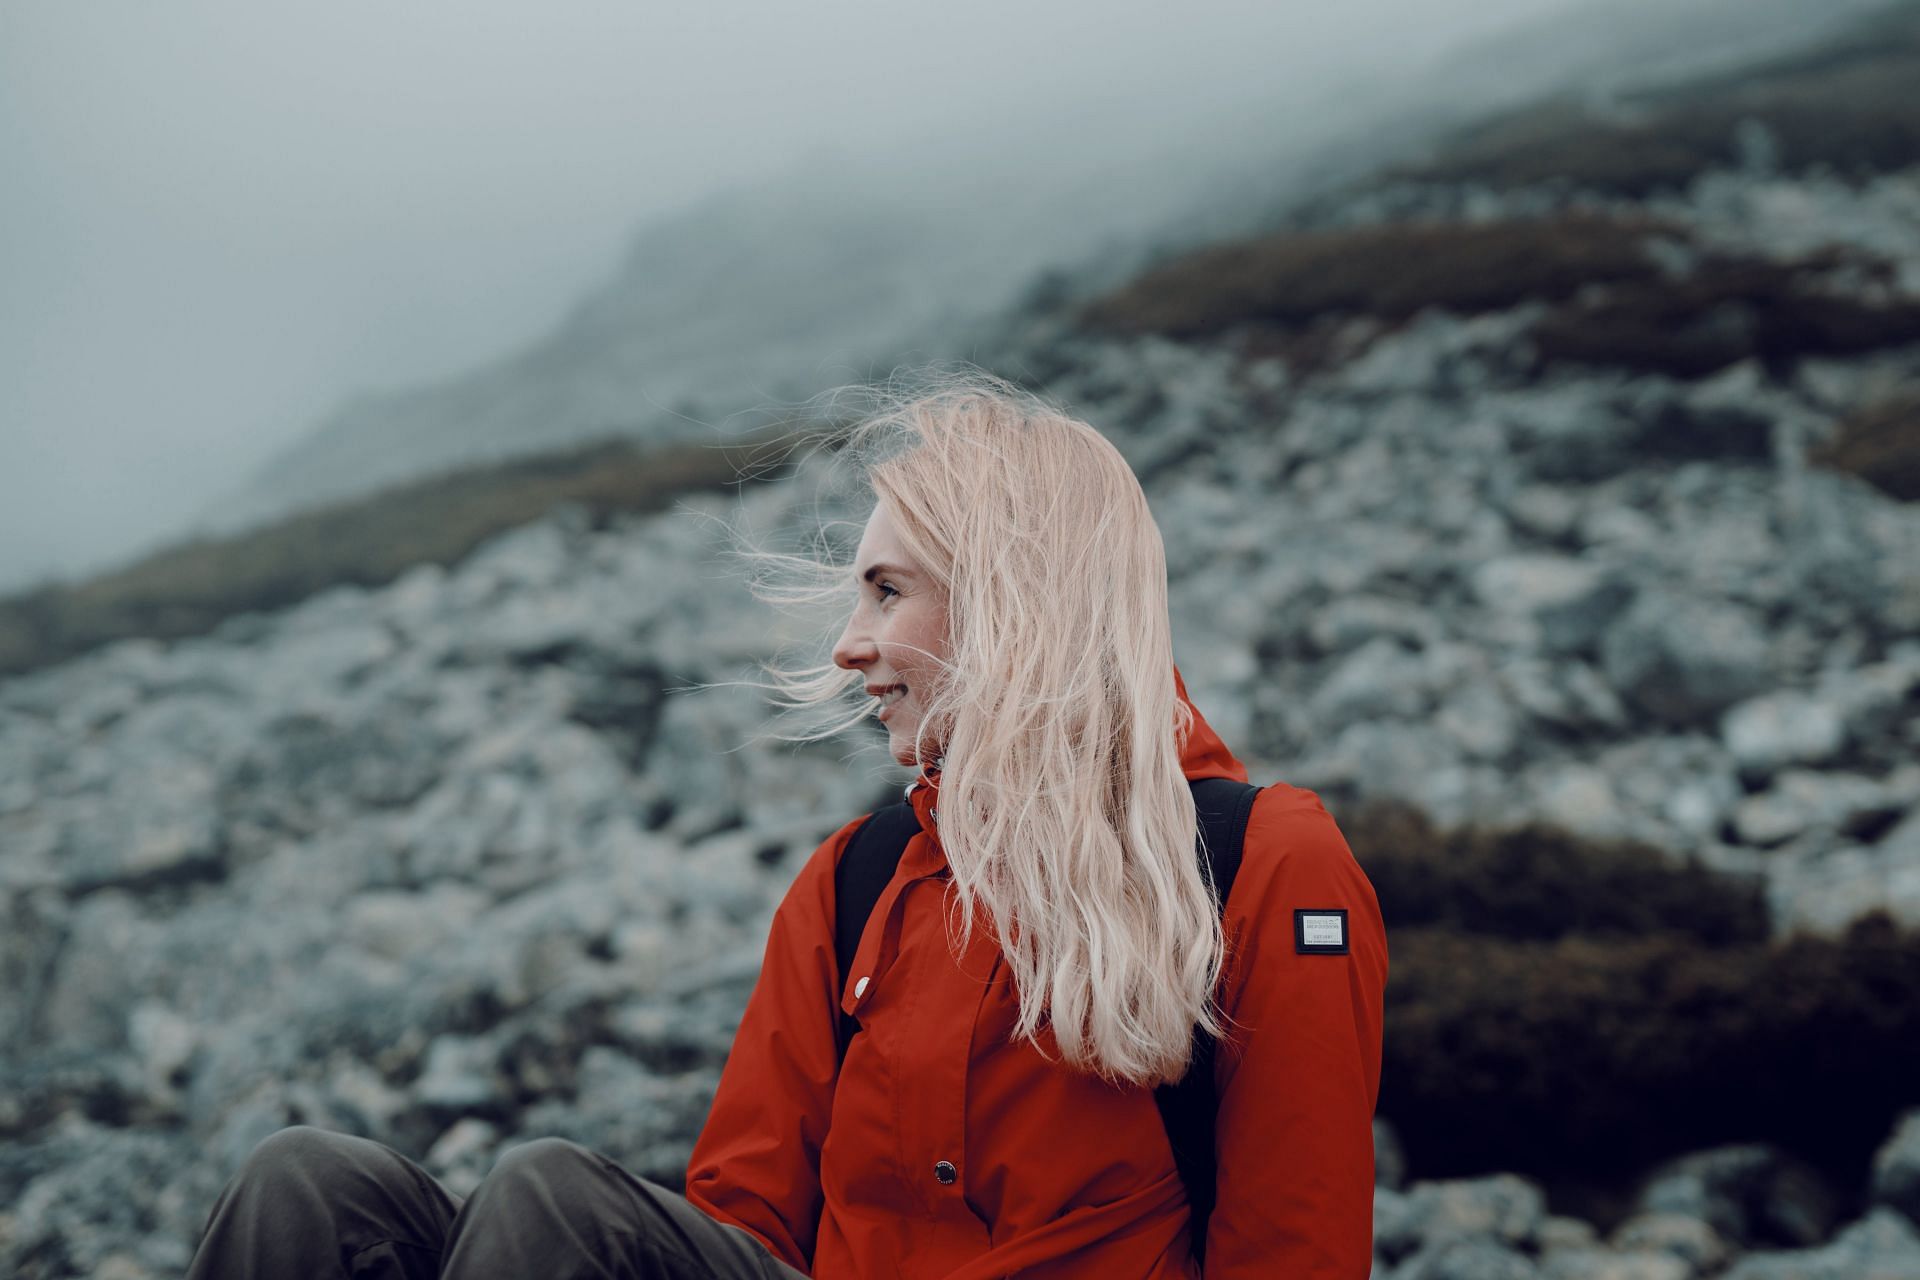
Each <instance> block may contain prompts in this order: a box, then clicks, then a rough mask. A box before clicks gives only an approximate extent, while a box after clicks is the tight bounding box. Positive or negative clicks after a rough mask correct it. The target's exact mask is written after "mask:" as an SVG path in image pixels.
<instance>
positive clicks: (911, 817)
mask: <svg viewBox="0 0 1920 1280" xmlns="http://www.w3.org/2000/svg"><path fill="white" fill-rule="evenodd" d="M919 831H920V817H919V815H918V814H916V813H915V812H914V811H913V806H912V805H910V804H908V803H907V802H906V801H904V800H902V801H899V802H897V803H894V804H889V805H882V806H881V807H880V808H878V809H875V810H874V811H873V812H872V813H871V814H869V815H868V816H867V820H866V821H865V822H863V823H861V824H860V826H859V828H858V829H857V830H855V831H854V833H853V835H852V836H850V837H848V839H847V847H846V848H845V849H842V850H841V851H840V861H839V863H838V864H836V865H835V866H834V868H833V901H834V913H833V915H834V919H833V954H834V958H835V959H836V960H837V961H838V962H839V965H838V972H839V976H840V987H841V989H842V990H845V988H846V985H847V970H849V969H851V968H852V967H853V955H854V952H856V951H858V950H859V949H860V935H861V934H862V933H864V932H866V928H867V917H868V916H870V915H872V914H873V908H874V906H875V905H876V904H878V903H879V901H880V895H881V894H882V893H884V892H885V891H886V888H887V884H888V882H889V881H891V880H892V879H893V872H894V869H895V868H896V867H898V866H899V865H900V855H901V854H903V853H905V852H906V851H907V842H908V841H909V840H912V839H913V837H914V836H915V835H917V834H918V833H919ZM836 1012H837V1013H839V1019H838V1025H839V1038H840V1056H841V1057H843V1058H844V1057H845V1056H846V1053H847V1043H848V1042H849V1041H850V1040H852V1039H853V1033H854V1032H856V1031H858V1030H859V1029H860V1021H859V1019H857V1018H855V1017H854V1016H853V1015H852V1014H849V1013H841V1012H839V1011H838V1010H836Z"/></svg>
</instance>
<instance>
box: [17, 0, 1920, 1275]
mask: <svg viewBox="0 0 1920 1280" xmlns="http://www.w3.org/2000/svg"><path fill="white" fill-rule="evenodd" d="M0 175H4V176H3V177H0V183H3V184H4V185H3V186H0V1274H5V1275H10V1276H11V1275H17V1276H21V1277H70V1276H99V1277H109V1278H112V1280H145V1278H147V1277H157V1276H165V1275H171V1274H177V1273H179V1272H180V1271H181V1270H183V1269H184V1267H185V1265H186V1262H187V1260H188V1258H189V1256H190V1254H191V1251H192V1249H193V1247H194V1244H195V1243H196V1242H197V1239H198V1234H199V1231H200V1228H201V1226H202V1224H203V1223H204V1220H205V1215H206V1213H207V1211H208V1209H209V1208H210V1206H211V1204H212V1201H213V1198H214V1196H215V1195H216V1194H217V1192H218V1190H219V1188H220V1186H221V1184H222V1182H223V1181H224V1180H225V1178H226V1177H227V1176H228V1175H229V1174H230V1173H231V1171H232V1170H233V1169H234V1168H235V1167H236V1166H237V1165H238V1164H239V1162H240V1161H241V1159H242V1158H244V1156H245V1155H246V1153H247V1152H248V1151H249V1150H250V1149H251V1148H252V1146H253V1145H254V1144H255V1143H256V1142H258V1141H259V1140H260V1139H261V1138H262V1137H264V1136H266V1135H267V1134H268V1133H271V1132H272V1131H273V1130H275V1129H277V1128H279V1127H281V1126H283V1125H286V1124H291V1123H308V1124H317V1125H323V1126H326V1127H329V1128H336V1129H342V1130H347V1131H351V1132H355V1133H362V1134H367V1135H369V1136H372V1137H376V1138H378V1139H380V1140H382V1141H385V1142H388V1143H390V1144H392V1145H394V1146H395V1147H397V1148H398V1149H400V1150H402V1151H403V1152H405V1153H407V1154H408V1155H410V1156H412V1157H414V1158H415V1159H418V1160H421V1161H423V1162H425V1163H426V1164H427V1165H428V1167H429V1168H430V1169H432V1170H433V1171H434V1172H435V1173H436V1175H438V1176H440V1177H441V1178H442V1179H443V1180H444V1181H446V1182H447V1184H448V1185H449V1186H450V1187H452V1188H453V1189H454V1190H456V1191H457V1192H465V1191H467V1190H469V1189H470V1188H471V1187H472V1186H473V1185H474V1184H475V1183H476V1182H477V1181H478V1179H479V1178H480V1177H481V1176H482V1175H483V1174H484V1173H485V1171H486V1170H487V1168H488V1167H490V1164H491V1161H492V1159H493V1157H494V1155H495V1154H496V1153H497V1152H498V1151H499V1150H501V1149H502V1148H503V1147H505V1146H507V1145H510V1144H513V1143H516V1142H519V1141H523V1140H526V1139H529V1138H533V1137H538V1136H544V1135H548V1134H558V1135H561V1136H565V1137H570V1138H573V1139H575V1140H577V1141H580V1142H582V1143H585V1144H587V1145H589V1146H591V1147H593V1148H595V1149H597V1150H601V1151H604V1152H606V1153H607V1154H609V1155H611V1156H613V1157H614V1158H616V1159H618V1160H620V1161H621V1162H622V1163H624V1164H626V1165H627V1166H628V1167H629V1168H631V1169H633V1170H634V1171H635V1172H638V1173H642V1174H645V1175H646V1176H649V1177H652V1178H655V1179H656V1180H659V1181H661V1182H664V1183H666V1184H668V1185H678V1184H679V1181H680V1178H681V1175H682V1170H683V1166H684V1161H685V1158H686V1154H687V1151H688V1149H689V1147H690V1145H691V1142H692V1138H693V1135H694V1134H695V1133H696V1132H697V1131H698V1128H699V1125H700V1123H701V1120H702V1119H703V1117H704V1115H705V1112H706V1108H707V1105H708V1103H709V1101H710V1099H711V1095H712V1090H713V1086H714V1082H715V1080H716V1078H717V1073H718V1070H719V1066H720V1064H721V1063H722V1062H723V1061H724V1058H725V1054H726V1051H727V1047H728V1044H729V1041H730V1037H731V1034H732V1031H733V1028H734V1025H735V1023H736V1022H737V1019H738V1017H739V1013H740V1009H741V1007H742V1005H743V1004H744V1001H745V998H746V994H747V992H748V990H749V989H750V987H751V984H752V981H753V979H754V976H755V974H756V973H757V970H758V965H759V958H760V947H761V944H762V942H763V941H764V938H765V932H766V927H767V921H768V919H769V916H770V914H771V911H772V909H773V905H774V904H775V903H776V902H777V901H778V899H779V897H780V895H781V893H782V892H783V891H784V889H785V887H786V885H787V883H788V882H789V881H790V879H791V877H792V875H793V873H794V872H795V870H796V869H797V868H798V866H799V864H800V862H801V861H802V860H803V859H804V858H805V857H806V856H807V855H808V854H809V853H810V852H811V851H812V849H813V848H814V847H815V845H816V843H817V842H818V841H819V840H820V839H821V838H822V837H823V836H825V835H826V834H827V833H828V832H830V831H831V830H833V829H834V828H835V827H837V826H839V825H840V824H841V823H842V822H844V821H845V820H846V819H847V818H848V817H849V816H851V815H852V814H854V813H856V812H858V811H860V810H861V809H863V808H866V807H870V806H871V805H872V804H874V803H875V802H877V801H878V800H879V799H881V798H883V797H884V796H885V794H886V793H887V790H888V788H889V786H890V785H891V784H892V778H893V775H892V772H891V766H890V765H888V764H887V763H886V761H885V760H884V758H883V753H881V752H878V751H876V750H875V749H874V746H875V743H874V741H873V740H871V739H869V738H868V737H866V736H865V735H856V736H852V737H849V738H846V739H842V740H836V741H831V742H826V743H819V744H814V745H811V746H804V747H796V746H793V745H789V744H781V743H779V742H777V741H772V740H769V739H768V738H767V736H766V731H767V728H768V725H767V709H766V707H765V705H764V703H763V701H762V699H761V697H760V696H759V695H758V694H756V693H755V692H754V691H752V690H751V689H748V688H746V687H743V686H740V685H737V684H729V683H728V682H729V681H734V680H737V679H739V678H741V677H742V676H746V675H750V674H751V673H752V671H753V670H754V665H755V664H756V663H757V662H759V661H762V660H765V659H768V658H771V657H773V656H774V655H775V654H776V653H778V652H780V651H781V650H782V649H783V648H785V647H788V646H804V645H806V644H807V643H809V642H811V641H813V640H817V639H818V638H819V625H816V624H818V623H820V621H821V620H808V619H784V618H777V617H774V616H772V615H771V614H769V612H768V611H767V610H766V609H765V608H764V607H763V606H761V605H759V604H757V603H756V602H755V601H754V600H753V599H752V597H751V595H750V593H749V591H748V588H747V584H746V580H745V575H744V574H743V572H742V571H741V570H740V568H739V567H738V565H737V564H736V563H735V562H733V561H731V560H729V558H728V552H729V549H730V546H731V539H732V537H733V534H734V532H735V531H746V532H747V533H749V535H750V536H752V537H753V538H755V539H757V540H760V541H763V542H764V543H766V544H768V545H775V546H779V545H803V544H804V543H805V542H806V540H807V539H809V538H810V537H812V536H813V535H815V534H817V533H818V532H819V531H820V529H821V526H822V524H823V522H825V523H826V524H827V525H828V526H829V528H828V537H829V540H832V539H835V538H839V537H844V536H845V535H846V533H847V532H848V530H847V528H846V527H845V526H844V525H840V526H835V525H834V523H833V522H835V521H837V520H841V519H843V518H847V517H857V516H858V515H860V514H861V512H860V509H859V505H858V501H859V500H858V494H857V493H855V492H852V491H851V490H850V489H849V487H848V485H847V483H846V478H845V477H844V476H843V475H839V474H836V472H835V470H834V468H832V466H831V465H830V459H828V458H827V457H825V456H812V457H803V456H798V455H795V454H792V453H790V452H788V451H786V450H784V449H782V448H781V447H779V445H778V443H777V442H778V440H779V439H780V438H782V437H783V435H784V436H790V435H791V434H792V433H793V432H794V431H795V430H796V429H800V430H811V429H814V428H824V427H831V426H832V425H833V422H834V415H835V413H836V412H838V408H837V406H838V405H839V404H841V403H842V402H837V401H833V400H822V399H815V398H814V397H816V395H817V393H819V392H822V391H823V390H826V389H829V388H833V387H836V386H841V385H845V384H861V383H867V382H884V381H885V380H887V379H888V378H889V377H890V376H891V375H892V374H893V373H894V372H895V371H896V370H910V369H914V368H919V367H923V366H926V365H928V364H943V363H944V364H951V363H952V362H960V361H964V362H970V363H972V364H974V365H977V366H979V367H982V368H985V369H987V370H990V371H992V372H994V373H997V374H1000V375H1002V376H1005V377H1008V378H1011V379H1013V380H1015V381H1018V382H1020V383H1022V384H1023V385H1027V386H1030V387H1032V388H1034V389H1036V390H1038V391H1041V392H1043V393H1045V394H1047V395H1049V396H1052V397H1054V398H1056V399H1058V400H1060V401H1062V402H1063V403H1064V404H1065V405H1066V406H1067V407H1068V408H1070V409H1071V410H1072V411H1074V412H1076V413H1077V414H1079V415H1080V416H1082V417H1084V418H1086V419H1087V420H1088V421H1090V422H1092V423H1094V424H1095V425H1097V426H1098V427H1100V428H1101V429H1102V430H1103V431H1105V432H1107V433H1108V434H1109V435H1110V436H1111V437H1112V438H1113V439H1114V440H1115V441H1116V443H1118V444H1119V445H1120V446H1121V448H1122V449H1123V451H1124V452H1126V454H1127V455H1128V457H1129V459H1130V460H1131V461H1132V462H1133V464H1134V466H1135V468H1136V469H1137V471H1138V472H1139V474H1140V476H1141V478H1142V481H1143V483H1144V484H1145V485H1146V488H1147V491H1148V495H1149V498H1150V499H1151V501H1152V503H1153V505H1154V509H1155V512H1156V515H1157V516H1158V518H1159V520H1160V523H1161V527H1162V531H1163V533H1164V535H1165V537H1166V541H1167V546H1168V554H1169V565H1170V573H1171V578H1172V583H1171V587H1172V597H1173V603H1174V622H1175V635H1176V647H1177V651H1178V654H1179V658H1180V662H1181V667H1182V671H1183V673H1184V674H1185V676H1186V678H1187V682H1188V684H1189V686H1190V688H1191V690H1192V692H1193V695H1194V699H1195V701H1196V703H1197V704H1198V705H1199V707H1200V708H1201V710H1202V711H1203V712H1204V713H1205V714H1206V715H1207V716H1208V718H1209V719H1210V720H1211V721H1212V722H1213V723H1214V725H1215V726H1216V727H1217V728H1218V729H1219V730H1220V732H1221V734H1222V736H1223V737H1225V738H1226V739H1227V741H1228V743H1229V745H1231V746H1232V747H1234V749H1235V750H1236V751H1237V752H1238V753H1239V754H1240V755H1241V756H1242V757H1243V758H1245V759H1247V760H1248V761H1249V763H1250V766H1251V768H1252V771H1253V774H1254V778H1255V780H1256V781H1263V782H1264V781H1273V780H1284V781H1287V782H1290V783H1293V784H1295V785H1298V786H1304V787H1310V788H1312V789H1314V790H1316V791H1318V792H1319V793H1320V795H1321V796H1322V797H1323V799H1324V800H1325V801H1326V803H1327V804H1328V807H1329V808H1330V809H1332V811H1333V812H1334V814H1335V815H1336V817H1337V818H1338V819H1339V820H1340V823H1341V826H1342V828H1343V830H1345V831H1346V832H1347V835H1348V838H1349V841H1350V843H1351V844H1352V846H1353V849H1354V852H1355V854H1356V856H1357V857H1358V858H1359V860H1360V862H1361V863H1362V865H1363V866H1364V867H1365V868H1366V869H1367V871H1368V874H1369V875H1370V876H1371V877H1372V879H1373V881H1374V883H1375V885H1376V887H1377V889H1378V890H1379V893H1380V897H1381V901H1382V906H1383V910H1384V911H1385V914H1386V917H1387V922H1388V926H1389V930H1390V942H1391V946H1392V952H1393V972H1392V978H1391V981H1390V984H1389V989H1388V1018H1387V1037H1386V1054H1385V1059H1386V1060H1385V1066H1384V1073H1383V1082H1382V1088H1381V1097H1380V1115H1381V1122H1380V1124H1379V1125H1378V1126H1377V1130H1376V1147H1377V1154H1378V1165H1379V1173H1380V1181H1381V1186H1380V1188H1379V1190H1378V1193H1377V1200H1376V1206H1375V1209H1376V1237H1377V1243H1376V1252H1377V1258H1376V1267H1375V1274H1376V1276H1378V1277H1381V1278H1383V1280H1384V1278H1387V1277H1393V1278H1395V1280H1481V1278H1486V1280H1508V1278H1512V1280H1530V1278H1538V1280H1579V1278H1581V1277H1595V1278H1598V1277H1610V1278H1618V1280H1692V1278H1695V1277H1701V1278H1704V1277H1716V1276H1733V1277H1736V1280H1787V1278H1789V1277H1810V1278H1826V1277H1832V1278H1834V1280H1858V1278H1859V1277H1867V1276H1871V1277H1879V1278H1882V1280H1884V1278H1889V1277H1920V1225H1917V1222H1920V1110H1915V1108H1920V714H1917V712H1920V508H1917V507H1916V505H1915V504H1916V499H1920V3H1916V2H1915V0H1823V3H1821V4H1820V5H1809V4H1806V3H1804V2H1803V0H1661V2H1659V3H1654V2H1653V0H1482V2H1481V3H1476V4H1471V5H1469V4H1466V3H1463V2H1462V0H1349V2H1348V3H1346V4H1343V5H1339V6H1327V5H1308V4H1305V3H1295V2H1294V0H1284V2H1275V0H1268V2H1266V3H1254V2H1252V0H1246V2H1239V0H1197V2H1196V3H1195V4H1192V5H1187V6H1183V7H1182V8H1181V10H1180V12H1179V13H1178V14H1177V15H1175V14H1174V13H1172V12H1171V11H1170V10H1168V8H1167V7H1166V6H1164V5H1150V4H1146V3H1135V2H1133V0H1125V2H1122V3H1113V4H1108V5H1104V6H1099V7H1094V6H1089V5H1084V4H1068V3H1061V2H1055V0H1047V2H1045V3H1026V4H1021V5H1013V4H1009V3H1002V2H1001V0H981V3H978V4H974V5H970V6H966V7H964V10H961V9H956V8H955V7H954V6H940V7H934V6H921V7H917V8H916V7H908V6H898V5H895V6H885V5H879V4H874V3H869V2H867V0H830V2H826V3H821V4H815V5H810V6H805V7H801V8H796V7H793V6H775V5H770V4H745V3H741V4H713V5H707V6H702V7H698V8H696V7H691V6H676V7H668V6H638V5H632V4H625V5H621V4H613V3H588V2H586V0H567V2H566V3H562V4H558V5H549V6H542V8H541V9H540V11H539V12H537V13H536V12H535V11H534V10H533V9H532V8H530V7H527V6H508V5H501V4H492V3H489V4H473V3H468V4H460V5H454V4H451V3H445V2H443V0H442V2H436V3H421V4H414V5H409V6H406V7H405V8H404V9H394V8H391V7H387V6H382V7H379V8H376V7H375V6H372V5H370V4H362V3H346V4H336V5H332V6H329V7H327V8H326V9H325V10H324V11H320V10H313V11H310V12H308V11H291V10H287V11H277V10H275V9H271V8H261V7H257V6H255V7H248V6H243V5H240V4H238V3H214V2H212V0H194V2H192V3H182V4H177V5H172V6H166V7H150V6H140V5H134V4H130V3H102V4H91V5H86V6H62V5H55V4H52V3H22V4H13V5H9V6H7V7H5V8H4V9H0Z"/></svg>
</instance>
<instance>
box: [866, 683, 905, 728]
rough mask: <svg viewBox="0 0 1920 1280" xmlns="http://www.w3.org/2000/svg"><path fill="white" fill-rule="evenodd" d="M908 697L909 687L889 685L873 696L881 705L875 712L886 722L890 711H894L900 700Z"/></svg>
mask: <svg viewBox="0 0 1920 1280" xmlns="http://www.w3.org/2000/svg"><path fill="white" fill-rule="evenodd" d="M906 696H907V686H905V685H903V684H895V685H889V686H887V687H886V688H884V689H881V690H879V691H878V692H876V693H874V694H873V697H874V698H875V700H877V701H878V703H879V708H878V710H877V711H876V712H875V714H876V715H877V716H878V717H879V718H880V719H882V720H885V719H886V718H887V713H888V712H889V711H892V710H893V708H894V706H895V704H897V703H898V702H899V701H900V699H902V698H904V697H906Z"/></svg>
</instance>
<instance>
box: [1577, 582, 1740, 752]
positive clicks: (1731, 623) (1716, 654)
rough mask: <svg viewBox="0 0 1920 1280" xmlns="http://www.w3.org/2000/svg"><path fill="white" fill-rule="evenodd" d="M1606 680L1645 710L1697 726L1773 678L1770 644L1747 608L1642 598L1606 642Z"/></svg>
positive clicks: (1603, 648) (1668, 720) (1603, 650)
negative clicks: (1768, 647) (1769, 673)
mask: <svg viewBox="0 0 1920 1280" xmlns="http://www.w3.org/2000/svg"><path fill="white" fill-rule="evenodd" d="M1601 661H1602V665H1603V667H1604V669H1605V671H1606V674H1607V679H1608V680H1609V681H1611V682H1612V683H1613V685H1614V687H1615V688H1617V689H1619V690H1620V692H1621V693H1622V694H1623V695H1624V696H1625V697H1626V698H1627V699H1629V700H1630V701H1631V702H1633V703H1634V704H1635V705H1636V706H1638V707H1639V708H1640V709H1641V710H1642V711H1644V712H1646V713H1647V714H1649V715H1651V716H1654V717H1656V718H1658V719H1659V720H1662V721H1664V722H1666V723H1669V724H1676V725H1689V724H1695V723H1698V722H1700V721H1702V720H1705V719H1707V718H1708V717H1711V716H1714V715H1716V714H1718V713H1719V712H1720V711H1722V710H1723V709H1725V708H1726V707H1728V706H1729V705H1731V704H1732V703H1734V702H1737V701H1739V700H1740V699H1742V698H1745V697H1748V696H1750V695H1752V694H1755V693H1757V692H1759V691H1760V690H1761V688H1763V687H1764V686H1765V684H1766V682H1767V679H1768V671H1767V646H1766V640H1765V638H1764V636H1763V635H1762V634H1761V631H1760V628H1759V626H1758V625H1757V624H1756V623H1755V622H1754V620H1753V618H1752V616H1751V615H1750V614H1748V613H1747V612H1746V611H1745V610H1744V609H1741V608H1739V607H1738V606H1735V605H1730V604H1724V603H1709V602H1705V601H1699V600H1691V599H1687V598H1684V597H1673V596H1666V597H1662V596H1656V595H1647V596H1643V597H1642V598H1641V599H1640V600H1639V601H1638V602H1636V603H1635V605H1634V606H1633V608H1632V609H1630V610H1629V611H1628V612H1627V614H1626V616H1625V617H1623V618H1621V619H1620V620H1618V621H1617V622H1616V623H1615V624H1614V625H1613V626H1612V627H1611V628H1609V629H1608V631H1607V633H1606V635H1605V637H1604V639H1603V640H1602V642H1601Z"/></svg>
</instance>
